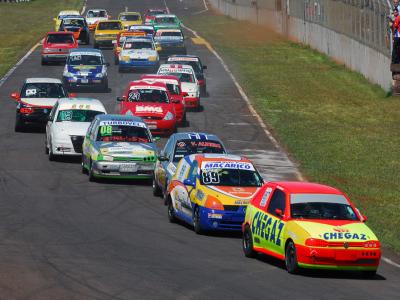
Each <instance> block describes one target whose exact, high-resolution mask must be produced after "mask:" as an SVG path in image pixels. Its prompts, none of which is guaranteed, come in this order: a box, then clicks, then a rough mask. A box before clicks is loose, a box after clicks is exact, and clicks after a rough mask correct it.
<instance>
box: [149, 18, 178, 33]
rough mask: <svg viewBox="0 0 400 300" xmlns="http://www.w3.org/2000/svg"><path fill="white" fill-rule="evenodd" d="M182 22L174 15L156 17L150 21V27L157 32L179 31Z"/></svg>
mask: <svg viewBox="0 0 400 300" xmlns="http://www.w3.org/2000/svg"><path fill="white" fill-rule="evenodd" d="M181 24H182V22H181V21H180V20H179V19H178V17H177V16H176V15H156V16H154V19H153V20H150V25H153V26H154V29H155V30H156V31H157V30H159V29H180V28H181Z"/></svg>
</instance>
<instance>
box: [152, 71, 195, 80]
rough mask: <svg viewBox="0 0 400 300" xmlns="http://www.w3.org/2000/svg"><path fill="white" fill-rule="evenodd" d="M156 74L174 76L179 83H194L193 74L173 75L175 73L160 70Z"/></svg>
mask: <svg viewBox="0 0 400 300" xmlns="http://www.w3.org/2000/svg"><path fill="white" fill-rule="evenodd" d="M158 74H163V75H173V76H176V77H178V78H179V81H180V82H191V83H194V82H196V81H195V79H194V76H193V74H189V73H175V72H170V71H168V70H167V69H160V70H159V71H158Z"/></svg>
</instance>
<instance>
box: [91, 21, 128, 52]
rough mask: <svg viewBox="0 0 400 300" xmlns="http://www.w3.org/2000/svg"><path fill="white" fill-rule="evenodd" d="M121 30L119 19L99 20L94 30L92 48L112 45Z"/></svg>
mask: <svg viewBox="0 0 400 300" xmlns="http://www.w3.org/2000/svg"><path fill="white" fill-rule="evenodd" d="M122 30H123V28H122V24H121V22H120V21H117V20H110V21H99V22H98V23H97V26H96V30H95V32H94V48H100V47H112V46H113V44H114V43H116V40H117V36H118V33H120V32H121V31H122Z"/></svg>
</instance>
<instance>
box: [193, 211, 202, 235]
mask: <svg viewBox="0 0 400 300" xmlns="http://www.w3.org/2000/svg"><path fill="white" fill-rule="evenodd" d="M193 229H194V232H196V233H197V234H202V233H203V228H201V224H200V208H199V207H198V206H197V207H196V208H195V209H194V213H193Z"/></svg>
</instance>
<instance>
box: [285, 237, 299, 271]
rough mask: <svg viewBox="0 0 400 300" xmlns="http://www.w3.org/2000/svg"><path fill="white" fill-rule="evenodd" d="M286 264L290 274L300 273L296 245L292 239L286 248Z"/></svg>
mask: <svg viewBox="0 0 400 300" xmlns="http://www.w3.org/2000/svg"><path fill="white" fill-rule="evenodd" d="M285 265H286V270H287V271H288V272H289V273H290V274H298V273H299V265H298V263H297V253H296V246H295V245H294V243H293V242H292V241H289V242H288V244H287V246H286V249H285Z"/></svg>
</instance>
